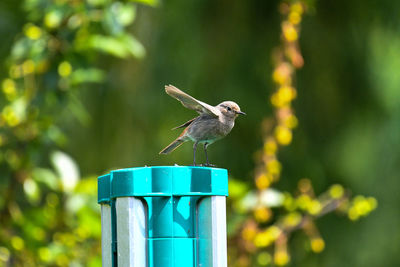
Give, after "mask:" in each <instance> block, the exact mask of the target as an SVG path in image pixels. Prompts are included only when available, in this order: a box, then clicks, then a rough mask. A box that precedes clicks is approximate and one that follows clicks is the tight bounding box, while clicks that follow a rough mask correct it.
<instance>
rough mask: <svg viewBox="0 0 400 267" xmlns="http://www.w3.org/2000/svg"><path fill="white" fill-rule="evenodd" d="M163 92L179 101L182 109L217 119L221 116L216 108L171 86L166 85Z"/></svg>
mask: <svg viewBox="0 0 400 267" xmlns="http://www.w3.org/2000/svg"><path fill="white" fill-rule="evenodd" d="M165 92H167V94H169V95H170V96H172V97H173V98H175V99H177V100H179V101H180V102H181V103H182V105H183V106H184V107H186V108H189V109H193V110H195V111H197V112H198V113H200V114H209V115H211V116H213V117H219V116H220V114H221V112H220V111H219V110H218V109H217V108H215V107H213V106H211V105H209V104H206V103H204V102H201V101H199V100H197V99H196V98H194V97H191V96H190V95H188V94H186V93H184V92H182V91H181V90H179V89H178V88H176V87H175V86H173V85H166V86H165Z"/></svg>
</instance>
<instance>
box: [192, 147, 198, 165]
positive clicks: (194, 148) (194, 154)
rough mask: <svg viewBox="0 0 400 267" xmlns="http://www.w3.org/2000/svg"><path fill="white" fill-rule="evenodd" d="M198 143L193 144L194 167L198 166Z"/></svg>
mask: <svg viewBox="0 0 400 267" xmlns="http://www.w3.org/2000/svg"><path fill="white" fill-rule="evenodd" d="M197 144H198V142H194V144H193V166H196V148H197Z"/></svg>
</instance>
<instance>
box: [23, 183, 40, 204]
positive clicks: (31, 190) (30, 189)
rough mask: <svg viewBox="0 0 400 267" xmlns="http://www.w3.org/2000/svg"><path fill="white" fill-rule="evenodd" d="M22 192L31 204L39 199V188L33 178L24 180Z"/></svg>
mask: <svg viewBox="0 0 400 267" xmlns="http://www.w3.org/2000/svg"><path fill="white" fill-rule="evenodd" d="M24 192H25V195H26V196H27V197H28V200H29V201H30V202H31V203H32V204H37V203H38V202H39V199H40V188H39V186H38V185H37V184H36V182H35V181H34V180H33V179H26V180H25V181H24Z"/></svg>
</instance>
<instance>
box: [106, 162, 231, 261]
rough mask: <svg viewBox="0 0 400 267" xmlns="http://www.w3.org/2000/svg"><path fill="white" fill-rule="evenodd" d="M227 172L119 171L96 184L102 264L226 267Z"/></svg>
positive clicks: (185, 168) (175, 169) (183, 169)
mask: <svg viewBox="0 0 400 267" xmlns="http://www.w3.org/2000/svg"><path fill="white" fill-rule="evenodd" d="M227 195H228V174H227V170H225V169H219V168H208V167H191V166H165V167H163V166H157V167H140V168H129V169H121V170H115V171H112V172H110V173H109V174H106V175H103V176H100V177H99V178H98V203H99V204H100V205H101V231H102V237H101V246H102V247H101V249H102V264H103V266H107V267H108V266H109V267H117V266H119V267H125V266H130V267H170V266H171V267H172V266H174V267H180V266H182V267H192V266H193V267H195V266H196V267H199V266H202V267H226V266H227V248H226V208H225V201H226V196H227Z"/></svg>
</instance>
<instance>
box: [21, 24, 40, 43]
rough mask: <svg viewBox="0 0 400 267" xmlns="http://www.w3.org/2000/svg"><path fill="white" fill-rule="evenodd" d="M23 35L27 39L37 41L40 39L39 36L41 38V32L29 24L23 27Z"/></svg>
mask: <svg viewBox="0 0 400 267" xmlns="http://www.w3.org/2000/svg"><path fill="white" fill-rule="evenodd" d="M25 35H26V36H27V37H28V38H29V39H32V40H37V39H39V38H40V36H42V30H41V29H40V28H39V27H37V26H35V25H33V24H30V23H29V24H27V25H26V26H25Z"/></svg>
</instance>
